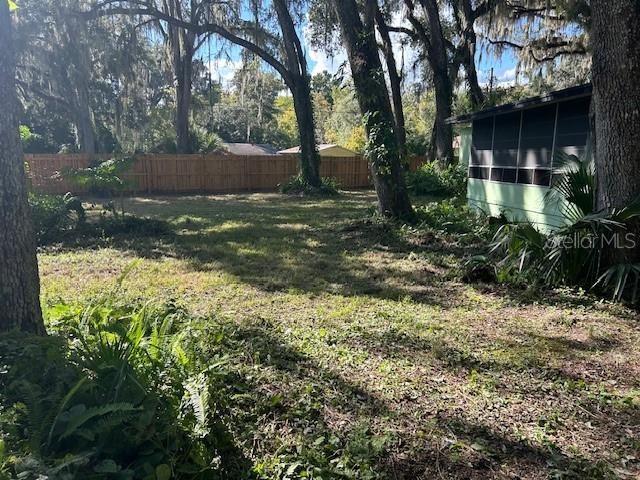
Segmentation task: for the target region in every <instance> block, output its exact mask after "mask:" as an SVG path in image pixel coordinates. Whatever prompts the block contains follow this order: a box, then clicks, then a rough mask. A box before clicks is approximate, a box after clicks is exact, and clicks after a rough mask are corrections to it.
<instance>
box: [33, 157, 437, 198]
mask: <svg viewBox="0 0 640 480" xmlns="http://www.w3.org/2000/svg"><path fill="white" fill-rule="evenodd" d="M110 157H111V155H108V154H100V155H88V154H25V156H24V160H25V162H26V163H27V165H28V175H29V179H30V182H31V185H32V186H33V188H34V189H36V190H38V191H40V192H43V193H66V192H73V193H86V192H85V189H83V188H80V187H78V186H76V185H73V184H72V183H71V182H69V181H67V180H64V178H61V177H60V175H59V172H64V170H65V169H68V168H85V167H87V166H89V165H90V164H91V163H92V162H94V161H97V160H106V159H108V158H110ZM424 162H425V158H424V157H413V158H411V159H410V160H409V161H408V162H407V163H408V166H409V169H410V170H415V169H417V168H418V167H419V166H420V165H422V164H423V163H424ZM320 166H321V174H322V176H325V177H333V178H335V179H336V180H337V181H338V183H339V184H340V185H341V186H342V187H343V188H364V187H369V186H371V180H370V178H369V167H368V165H367V162H366V160H365V159H363V158H362V157H322V158H321V163H320ZM297 173H298V159H297V157H296V156H295V155H264V156H237V155H221V154H205V155H202V154H193V155H175V154H145V155H138V156H137V162H136V163H135V165H134V167H133V168H132V170H131V172H129V173H128V174H127V178H129V179H131V180H132V182H131V183H132V186H131V189H130V191H129V192H128V193H141V192H146V193H237V192H259V191H274V190H276V188H277V187H278V185H279V184H281V183H283V182H284V181H286V180H287V179H288V178H289V177H291V176H293V175H296V174H297Z"/></svg>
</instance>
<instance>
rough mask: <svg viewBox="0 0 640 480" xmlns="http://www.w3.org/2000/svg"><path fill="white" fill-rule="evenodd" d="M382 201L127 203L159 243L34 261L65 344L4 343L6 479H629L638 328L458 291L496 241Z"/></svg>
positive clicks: (558, 296) (558, 302)
mask: <svg viewBox="0 0 640 480" xmlns="http://www.w3.org/2000/svg"><path fill="white" fill-rule="evenodd" d="M372 200H373V198H372V195H371V194H370V193H367V192H360V193H355V192H347V193H343V194H342V195H340V196H338V197H335V198H326V197H316V198H302V199H301V198H295V197H289V196H280V195H275V194H255V195H238V196H224V197H186V198H176V197H173V198H171V197H161V198H136V199H130V200H126V211H127V217H131V218H133V217H136V218H146V217H148V218H149V219H150V220H151V219H153V221H155V222H159V223H161V224H162V225H163V226H164V227H165V229H164V230H163V231H162V232H158V231H153V232H145V231H144V230H138V231H137V232H124V231H119V232H114V233H112V234H110V235H101V236H88V237H86V238H85V240H84V242H83V243H82V242H78V241H71V240H70V238H69V237H66V238H65V237H62V238H61V239H59V240H58V241H57V242H53V243H50V244H48V245H46V246H43V247H41V251H40V254H39V258H40V268H41V275H42V289H43V302H44V303H43V304H44V314H45V318H46V322H47V328H48V330H49V332H50V333H51V338H49V339H38V338H34V339H28V340H27V343H28V344H29V345H33V347H32V348H27V349H24V348H22V347H20V348H18V347H17V346H16V343H17V342H24V341H25V340H24V337H16V336H15V335H9V336H3V337H2V342H3V349H2V352H3V354H2V364H3V365H4V367H3V368H4V369H5V371H6V373H5V374H3V377H2V378H3V379H2V381H3V382H4V383H3V389H2V391H3V399H2V404H3V409H2V413H1V414H0V418H1V419H2V421H1V427H0V429H1V430H2V432H3V440H4V443H3V456H2V469H0V471H2V472H4V475H5V476H8V477H9V478H12V476H13V475H17V474H18V473H22V475H23V477H21V478H30V477H29V475H31V476H32V477H34V478H35V476H36V475H50V476H51V475H53V477H52V478H56V475H59V476H60V478H65V477H64V475H66V476H67V477H68V478H80V477H82V478H85V477H89V476H91V477H95V478H173V477H175V478H216V475H217V476H219V477H220V478H265V479H266V478H270V479H271V478H283V479H284V478H394V477H395V478H407V479H409V478H433V477H434V476H436V477H437V476H438V475H440V476H444V477H445V478H469V477H472V478H495V476H496V475H511V476H514V475H515V476H518V477H520V478H544V477H547V476H548V477H554V478H633V476H634V475H636V474H637V472H638V468H639V466H638V463H637V459H636V457H635V453H634V452H635V451H637V448H638V441H639V437H640V432H639V431H638V429H637V425H638V418H639V417H638V415H640V403H639V402H640V397H639V395H640V390H639V385H637V382H636V379H637V378H638V376H637V372H636V370H635V369H636V366H637V364H638V357H637V355H638V351H639V350H638V348H637V347H638V342H639V341H640V338H639V337H638V333H637V329H636V327H635V326H636V324H637V315H636V314H635V313H633V311H631V310H628V309H627V308H626V307H623V306H617V305H615V304H609V303H595V302H594V301H593V299H592V298H591V297H590V296H589V294H587V293H584V292H582V293H581V292H580V291H572V290H562V289H560V290H547V291H545V294H544V295H543V296H541V295H540V293H539V292H540V290H535V289H527V288H523V287H519V286H510V285H509V284H504V285H500V284H495V283H482V282H480V283H478V282H475V283H465V282H464V281H462V277H463V276H464V274H465V271H466V268H465V261H466V259H468V258H469V256H470V255H473V254H480V253H482V252H484V251H485V249H486V246H487V244H488V243H489V242H490V240H491V238H492V237H493V235H494V233H495V231H496V229H497V228H499V226H498V225H495V226H494V225H490V224H489V222H488V221H487V219H484V218H482V217H477V216H474V215H471V214H470V213H469V212H468V211H467V210H466V207H464V205H463V204H462V203H461V202H460V201H459V200H455V199H451V200H445V201H442V199H437V198H422V199H421V198H418V199H416V201H415V203H416V205H417V206H416V215H417V218H418V222H417V224H416V225H413V226H411V225H402V224H396V223H393V222H389V221H388V220H385V219H384V218H383V217H381V216H379V214H377V213H376V212H375V210H372V209H371V207H370V205H371V203H372ZM434 200H438V201H434ZM93 203H96V204H98V202H93ZM91 204H92V203H91V202H85V206H86V207H87V214H86V216H87V223H90V224H91V223H95V222H99V221H100V220H99V219H100V217H101V215H100V213H99V209H98V210H94V209H92V208H91ZM109 215H111V214H109ZM117 218H118V220H119V221H121V220H120V218H119V217H117ZM159 299H163V300H161V301H160V300H159ZM283 305H287V308H286V309H283V308H282V306H283ZM43 356H44V357H45V358H47V359H48V360H47V365H48V367H47V368H46V369H45V370H43V369H41V368H38V369H34V368H33V367H31V368H30V366H32V365H36V364H39V362H40V361H41V359H42V358H43ZM158 382H160V383H158ZM78 383H79V384H80V385H79V386H78ZM49 384H55V385H56V388H55V389H54V390H53V391H52V390H51V389H48V388H45V385H49ZM160 384H162V388H160ZM113 385H119V387H118V388H116V389H115V391H114V389H113V388H112V387H113ZM5 387H6V388H5ZM32 422H33V424H34V425H37V426H38V428H35V427H34V426H29V425H32ZM167 422H169V423H167ZM122 431H125V432H127V440H126V442H124V443H123V442H122V441H119V442H114V441H113V435H114V434H115V432H118V433H119V432H122ZM118 438H120V436H119V437H118ZM132 452H139V453H138V454H137V455H132ZM134 457H135V458H134ZM172 476H173V477H172Z"/></svg>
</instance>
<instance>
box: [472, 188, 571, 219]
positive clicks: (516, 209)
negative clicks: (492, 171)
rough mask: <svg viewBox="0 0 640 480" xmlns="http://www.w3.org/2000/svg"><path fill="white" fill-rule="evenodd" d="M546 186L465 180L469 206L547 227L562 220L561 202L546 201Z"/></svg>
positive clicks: (491, 213)
mask: <svg viewBox="0 0 640 480" xmlns="http://www.w3.org/2000/svg"><path fill="white" fill-rule="evenodd" d="M548 191H549V188H547V187H540V186H537V185H520V184H517V183H501V182H491V181H488V180H479V179H475V178H470V179H469V181H468V184H467V199H468V202H469V206H471V207H472V208H474V209H476V210H480V211H482V212H484V213H486V214H487V215H491V216H498V215H500V214H501V213H504V214H505V216H506V217H507V218H508V219H509V220H514V221H530V222H531V223H533V224H534V225H536V226H537V227H538V228H539V229H540V230H543V231H549V230H550V229H553V228H554V227H558V226H561V225H563V224H564V223H565V220H564V216H563V215H562V206H561V205H560V204H550V202H545V195H546V193H547V192H548Z"/></svg>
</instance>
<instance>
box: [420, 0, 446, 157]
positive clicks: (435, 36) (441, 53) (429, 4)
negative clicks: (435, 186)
mask: <svg viewBox="0 0 640 480" xmlns="http://www.w3.org/2000/svg"><path fill="white" fill-rule="evenodd" d="M420 3H421V4H422V8H423V9H424V11H425V13H426V16H427V22H428V25H429V28H428V31H429V44H428V45H427V53H428V57H429V61H430V64H431V70H432V72H433V86H434V90H435V97H436V119H435V129H436V134H435V137H436V138H435V148H434V153H435V159H436V160H437V161H439V162H440V163H442V164H443V165H450V164H451V163H453V129H452V127H451V125H449V124H447V122H446V120H447V118H449V117H451V111H452V110H451V105H452V103H453V85H452V83H451V78H450V77H449V60H448V58H447V47H446V44H445V40H444V33H443V31H442V24H441V23H440V12H439V10H438V3H437V2H436V0H420Z"/></svg>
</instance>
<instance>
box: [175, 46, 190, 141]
mask: <svg viewBox="0 0 640 480" xmlns="http://www.w3.org/2000/svg"><path fill="white" fill-rule="evenodd" d="M177 55H178V56H179V59H178V60H177V61H176V66H175V67H174V68H175V75H176V113H175V127H176V151H177V152H178V153H191V150H192V145H191V138H190V132H189V130H190V129H189V117H190V114H191V86H192V78H191V76H192V70H193V63H192V56H191V53H188V54H187V53H183V52H178V53H177Z"/></svg>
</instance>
